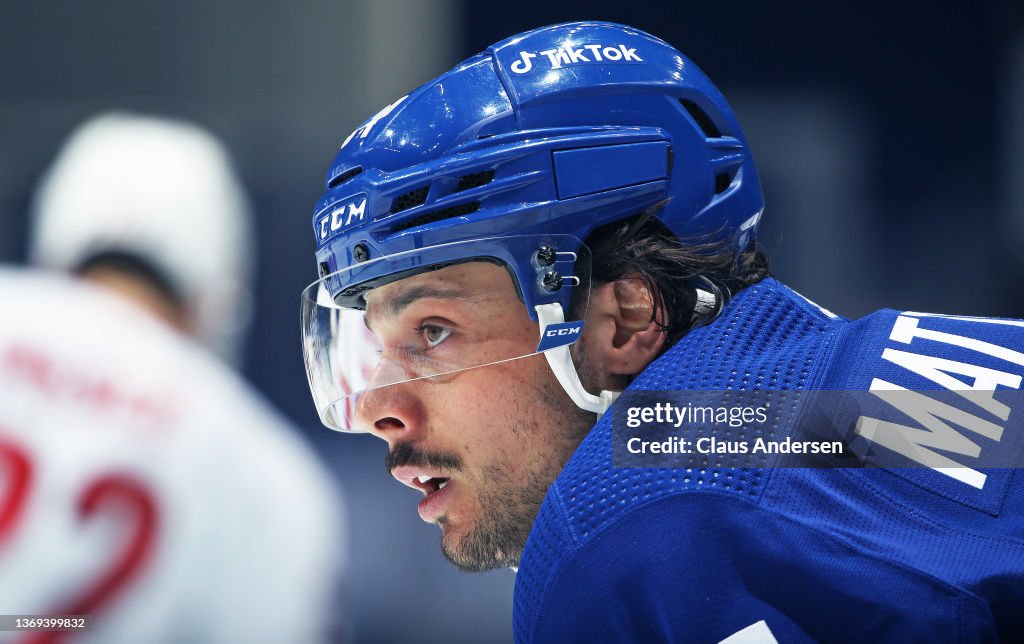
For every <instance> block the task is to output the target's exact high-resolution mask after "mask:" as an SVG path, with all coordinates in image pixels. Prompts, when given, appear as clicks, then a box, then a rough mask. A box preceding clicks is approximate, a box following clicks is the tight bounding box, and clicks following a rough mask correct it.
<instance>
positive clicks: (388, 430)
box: [355, 383, 423, 445]
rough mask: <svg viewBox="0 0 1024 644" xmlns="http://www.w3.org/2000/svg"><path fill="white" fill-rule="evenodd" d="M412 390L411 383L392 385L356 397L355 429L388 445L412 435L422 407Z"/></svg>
mask: <svg viewBox="0 0 1024 644" xmlns="http://www.w3.org/2000/svg"><path fill="white" fill-rule="evenodd" d="M412 387H413V385H412V384H411V383H401V384H392V385H385V386H382V387H376V388H373V389H368V390H367V391H364V392H363V393H361V394H359V397H358V399H357V400H356V404H355V420H356V423H357V425H358V426H359V427H360V428H361V429H364V430H366V431H368V432H370V433H371V434H373V435H374V436H376V437H377V438H380V439H382V440H385V441H387V442H388V445H394V444H395V442H396V441H398V440H404V439H408V438H409V437H410V436H411V435H414V434H416V433H417V432H418V431H419V429H420V426H421V419H422V418H423V405H422V403H421V401H420V400H419V399H418V398H417V397H416V396H415V395H414V394H413V392H412V391H411V389H412Z"/></svg>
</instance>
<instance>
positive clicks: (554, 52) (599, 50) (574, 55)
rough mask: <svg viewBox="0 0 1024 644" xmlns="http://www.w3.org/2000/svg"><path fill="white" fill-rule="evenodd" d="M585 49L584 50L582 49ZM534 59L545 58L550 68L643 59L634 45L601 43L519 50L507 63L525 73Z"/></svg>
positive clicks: (513, 69) (530, 67) (640, 61)
mask: <svg viewBox="0 0 1024 644" xmlns="http://www.w3.org/2000/svg"><path fill="white" fill-rule="evenodd" d="M584 50H586V51H584ZM534 59H540V60H544V59H547V61H548V65H549V68H550V69H561V68H562V67H566V66H568V65H578V64H581V63H608V62H614V63H642V62H644V59H643V58H641V57H640V55H639V54H637V53H636V48H635V47H627V46H625V45H609V46H604V45H601V44H593V45H580V46H575V45H566V46H563V47H558V48H555V49H545V50H543V51H538V52H529V51H520V52H519V60H517V61H515V62H514V63H512V64H511V65H509V69H510V70H512V73H513V74H526V73H528V72H530V71H531V70H532V69H533V61H534Z"/></svg>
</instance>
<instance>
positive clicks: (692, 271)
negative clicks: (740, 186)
mask: <svg viewBox="0 0 1024 644" xmlns="http://www.w3.org/2000/svg"><path fill="white" fill-rule="evenodd" d="M653 214H654V211H649V212H647V213H644V214H641V215H638V216H636V217H632V218H629V219H625V220H621V221H617V222H614V223H611V224H607V225H605V226H602V227H600V228H597V229H596V230H594V231H593V232H592V233H591V234H590V235H589V236H588V237H587V240H586V242H585V244H586V245H587V246H588V247H589V248H590V250H591V253H592V256H591V264H592V269H591V284H592V285H593V286H594V287H597V286H600V285H602V284H608V283H610V282H614V281H616V280H620V279H622V278H625V277H628V276H630V275H631V274H632V275H636V276H638V277H640V278H641V279H643V280H644V281H645V282H646V283H647V285H648V287H649V288H650V290H651V292H652V293H653V294H654V308H653V311H652V313H651V321H652V322H656V323H657V324H658V326H660V327H661V328H662V329H664V330H665V332H666V338H665V346H664V348H663V349H662V350H663V351H664V350H667V349H668V348H669V347H671V346H672V345H673V344H675V343H676V342H677V341H678V340H679V339H680V338H681V337H683V336H684V335H686V334H687V333H688V332H690V331H691V330H692V329H694V328H696V327H698V326H702V325H704V324H707V323H709V322H711V321H712V320H714V319H715V318H716V317H717V316H718V314H719V313H720V312H721V310H722V308H723V307H724V306H725V305H726V304H727V303H728V302H729V300H730V299H731V298H732V296H733V295H735V294H736V293H738V292H739V291H741V290H742V289H744V288H746V287H748V286H750V285H752V284H756V283H757V282H759V281H761V280H762V279H764V278H766V277H768V276H770V275H771V273H770V271H769V268H768V257H767V255H765V253H764V251H763V249H762V248H761V247H760V245H758V244H754V245H752V246H751V247H750V248H749V249H748V250H743V251H738V250H737V249H736V244H735V240H734V239H733V238H731V237H728V236H724V235H722V234H714V235H708V236H705V237H700V238H691V239H680V238H678V237H676V236H675V235H674V234H672V232H671V231H669V230H668V228H666V227H665V225H664V224H662V223H661V222H660V221H658V220H657V219H655V218H654V217H653ZM697 288H701V289H703V290H705V291H709V292H712V293H713V294H714V295H715V300H716V301H715V305H714V307H712V308H711V309H710V310H704V311H696V307H697V293H696V289H697Z"/></svg>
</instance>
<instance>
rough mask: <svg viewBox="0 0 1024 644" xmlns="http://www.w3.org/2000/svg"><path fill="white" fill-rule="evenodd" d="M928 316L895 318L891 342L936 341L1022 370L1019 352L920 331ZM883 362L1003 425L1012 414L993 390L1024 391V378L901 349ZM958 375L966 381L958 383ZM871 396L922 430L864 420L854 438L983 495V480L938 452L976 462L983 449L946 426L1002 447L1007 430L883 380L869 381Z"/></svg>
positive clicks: (1013, 322)
mask: <svg viewBox="0 0 1024 644" xmlns="http://www.w3.org/2000/svg"><path fill="white" fill-rule="evenodd" d="M926 315H927V314H919V313H903V314H901V315H900V316H898V317H897V318H896V323H895V324H894V325H893V328H892V332H891V333H890V334H889V339H890V340H893V341H894V342H899V343H901V344H905V345H909V344H911V343H912V342H913V340H914V339H915V338H919V339H923V340H932V341H934V342H942V343H945V344H949V345H953V346H957V347H962V348H965V349H970V350H973V351H976V352H978V353H982V354H984V355H988V356H992V357H994V358H998V359H1001V360H1004V361H1007V362H1010V363H1013V364H1016V365H1020V366H1024V353H1021V352H1020V351H1016V350H1013V349H1010V348H1008V347H1003V346H999V345H996V344H992V343H991V342H985V341H983V340H978V339H977V338H971V337H968V336H963V335H956V334H953V333H947V332H944V331H936V330H931V329H922V328H920V327H918V319H917V318H918V317H924V316H926ZM936 317H938V316H936ZM941 317H952V316H941ZM956 319H959V320H964V321H970V322H980V323H986V324H993V323H1005V324H1008V325H1011V326H1024V323H1022V322H1020V321H1017V320H990V319H980V318H956ZM882 359H884V360H887V361H889V362H891V363H893V364H896V365H899V366H901V367H903V368H904V369H906V370H908V371H911V372H913V373H916V374H918V375H920V376H922V377H924V378H927V379H928V380H931V381H932V382H934V383H935V384H937V385H939V386H940V387H943V388H944V389H947V390H949V391H954V392H956V393H958V394H959V395H961V396H963V397H964V398H965V399H967V400H969V401H971V402H973V403H975V404H976V405H977V406H979V407H981V408H982V409H983V410H985V411H987V412H988V413H990V414H991V415H992V416H994V417H996V418H997V419H999V420H1001V421H1003V422H1006V420H1007V419H1008V418H1009V415H1010V408H1009V407H1007V406H1006V405H1005V404H1003V403H1001V402H1000V401H998V400H996V399H995V398H994V397H993V394H994V393H995V389H996V387H998V386H1003V387H1006V388H1009V389H1020V386H1021V380H1022V378H1021V376H1020V375H1018V374H1014V373H1009V372H1006V371H999V370H996V369H990V368H988V367H982V366H980V365H975V364H970V363H966V362H959V361H956V360H949V359H946V358H938V357H935V356H929V355H922V354H917V353H913V352H910V351H903V350H900V349H893V348H886V349H885V350H884V351H883V352H882ZM954 374H955V375H957V376H963V377H964V378H957V377H955V376H954ZM870 391H871V392H872V393H873V394H875V395H876V396H878V397H879V398H880V399H882V400H884V401H885V402H887V403H889V404H890V405H892V406H893V407H894V408H895V409H898V410H900V411H902V412H903V413H905V414H906V415H907V416H910V417H911V418H913V419H914V420H915V421H917V422H918V423H919V424H920V425H921V427H912V426H907V425H901V424H899V423H893V422H889V421H884V420H880V419H878V418H869V417H867V416H861V417H860V418H859V419H858V420H857V425H856V428H855V430H854V431H856V433H858V434H860V435H861V436H863V437H864V438H866V439H868V440H870V441H872V442H874V443H875V444H877V445H881V446H883V447H886V448H888V449H890V450H893V451H894V452H897V453H899V454H902V455H903V456H905V457H907V458H909V459H911V460H913V461H916V462H918V463H920V464H922V465H924V466H926V467H929V468H931V469H933V470H935V471H936V472H939V473H940V474H944V475H946V476H949V477H951V478H953V479H955V480H957V481H960V482H961V483H965V484H967V485H970V486H971V487H974V488H977V489H979V490H980V489H982V488H983V487H984V486H985V480H986V476H985V474H983V473H981V472H979V471H977V470H975V469H973V468H971V467H968V466H966V465H963V464H962V463H959V462H957V461H955V460H953V459H952V458H950V457H947V456H944V455H942V454H939V453H938V452H936V451H934V450H942V451H945V452H949V453H952V454H958V455H960V456H966V457H970V458H978V457H979V456H980V454H981V448H980V447H979V446H978V445H977V444H976V443H974V442H973V441H972V440H971V439H970V438H968V437H967V436H965V435H963V434H961V433H959V432H958V431H957V430H955V429H953V428H952V427H951V426H950V425H949V424H948V423H947V422H946V421H949V422H950V423H953V424H955V425H957V426H959V427H962V428H964V429H967V430H970V431H972V432H974V433H976V434H980V435H982V436H984V437H985V438H988V439H990V440H993V441H995V442H999V440H1000V439H1001V438H1002V435H1003V429H1004V428H1003V426H1002V425H998V424H996V423H994V422H992V421H991V420H985V419H984V418H980V417H979V416H976V415H974V414H972V413H970V412H968V411H965V410H963V409H958V408H956V407H953V406H951V405H948V404H946V403H943V402H940V401H938V400H935V399H934V398H931V397H929V396H927V395H925V394H923V393H920V392H916V391H910V390H907V389H905V388H903V387H900V386H899V385H896V384H893V383H891V382H888V381H885V380H882V379H880V378H874V379H873V380H872V381H871V387H870Z"/></svg>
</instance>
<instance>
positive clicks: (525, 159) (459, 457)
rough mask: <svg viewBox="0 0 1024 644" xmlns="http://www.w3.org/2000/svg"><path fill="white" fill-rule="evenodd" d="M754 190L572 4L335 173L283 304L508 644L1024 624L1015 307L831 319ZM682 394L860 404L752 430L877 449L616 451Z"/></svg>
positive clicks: (946, 631)
mask: <svg viewBox="0 0 1024 644" xmlns="http://www.w3.org/2000/svg"><path fill="white" fill-rule="evenodd" d="M762 208H763V197H762V193H761V188H760V185H759V181H758V176H757V171H756V169H755V167H754V164H753V160H752V157H751V152H750V150H749V147H748V145H747V142H746V140H745V138H744V136H743V134H742V132H741V130H740V127H739V124H738V123H737V121H736V119H735V117H734V115H733V113H732V111H731V109H730V108H729V106H728V104H727V103H726V101H725V99H724V98H723V97H722V95H721V94H720V93H719V92H718V91H717V90H716V88H715V87H714V86H713V85H712V84H711V82H710V81H709V80H708V78H707V77H706V76H705V75H704V74H703V73H702V72H701V71H700V70H699V69H698V68H697V67H696V66H695V65H694V64H693V63H692V62H691V61H690V60H688V59H687V58H686V57H685V56H683V55H682V54H681V53H680V52H679V51H677V50H676V49H674V48H672V47H671V46H670V45H668V44H666V43H665V42H663V41H661V40H658V39H657V38H654V37H653V36H650V35H648V34H646V33H644V32H641V31H638V30H636V29H632V28H629V27H624V26H621V25H615V24H609V23H590V22H584V23H570V24H563V25H555V26H552V27H547V28H543V29H537V30H535V31H531V32H527V33H523V34H519V35H517V36H514V37H512V38H510V39H508V40H505V41H502V42H500V43H497V44H495V45H494V46H492V47H490V48H488V50H487V51H485V52H483V53H481V54H479V55H477V56H474V57H472V58H470V59H468V60H466V61H464V62H462V63H461V64H459V65H458V66H456V67H455V68H454V69H452V70H451V71H449V72H447V73H445V74H443V75H441V76H440V77H438V78H436V79H434V80H433V81H431V82H429V83H427V84H426V85H424V86H422V87H420V88H418V89H416V90H415V91H413V92H412V93H410V94H409V95H407V96H405V97H402V98H400V99H399V100H397V101H395V102H394V103H392V104H390V105H388V106H387V107H385V108H384V109H383V110H381V111H380V112H379V113H377V114H376V115H375V116H374V117H373V118H371V119H370V120H368V121H367V122H366V123H364V124H363V125H362V126H360V127H359V128H357V129H356V130H355V132H353V133H352V134H351V135H349V137H348V138H347V139H345V141H344V143H343V144H342V147H341V151H340V152H339V153H338V155H337V157H336V159H335V161H334V163H333V164H332V165H331V168H330V170H329V172H328V175H327V179H326V193H325V194H324V196H323V197H322V198H321V200H320V202H319V203H318V205H317V208H316V210H315V214H314V218H313V222H312V223H313V232H314V235H315V237H316V241H317V245H318V247H317V261H318V263H319V269H320V274H321V277H320V279H319V280H318V281H317V282H315V283H313V284H312V285H311V286H310V287H309V288H308V289H307V290H306V292H305V295H304V297H303V312H302V314H303V325H304V334H305V335H304V352H305V358H306V365H307V369H308V372H309V380H310V386H311V388H312V391H313V397H314V400H315V402H316V404H317V407H318V410H319V412H320V414H321V418H322V419H323V421H324V423H325V424H327V425H328V426H329V427H332V428H334V429H338V430H345V431H366V432H370V433H372V434H374V435H375V436H377V437H379V438H381V439H383V440H385V441H386V442H387V445H388V453H387V466H388V468H389V469H390V471H391V472H392V474H393V475H394V476H395V477H396V478H397V479H398V480H400V481H401V482H403V483H405V484H406V485H409V486H410V487H413V488H416V489H418V490H420V491H421V492H423V493H424V498H423V499H422V501H421V502H420V504H419V513H420V516H421V517H422V518H423V519H424V520H425V521H429V522H433V523H436V524H437V525H438V526H439V527H440V529H441V532H442V549H443V552H444V554H445V555H446V556H447V557H448V558H449V559H450V560H451V561H452V562H453V563H454V564H456V565H457V566H459V567H461V568H464V569H467V570H484V569H489V568H495V567H500V566H511V567H518V576H517V580H516V590H515V606H514V613H515V614H514V621H515V635H516V638H517V640H519V641H523V642H532V641H551V642H565V641H601V642H605V641H623V642H626V641H636V642H653V641H694V642H717V641H721V640H726V639H731V641H773V640H775V639H777V640H779V641H787V642H788V641H814V640H819V641H820V640H825V641H877V640H889V641H906V640H912V641H931V640H942V641H947V640H952V641H979V640H995V639H997V638H999V637H1002V638H1011V637H1013V636H1015V635H1017V636H1019V633H1020V632H1021V629H1022V627H1024V624H1022V621H1021V619H1022V617H1021V614H1020V611H1019V607H1020V606H1021V605H1024V486H1022V485H1021V483H1022V481H1021V476H1020V473H1019V471H1018V470H1016V469H1010V468H1004V469H998V468H997V469H986V468H985V467H983V466H982V464H991V463H1002V464H1007V463H1009V464H1013V463H1016V462H1017V460H1018V459H1019V457H1020V454H1021V446H1022V442H1021V437H1022V435H1024V424H1022V422H1021V416H1022V415H1024V410H1021V409H1019V407H1021V401H1020V399H1019V398H1017V397H1015V395H1014V394H1015V391H1014V390H1017V389H1019V388H1020V386H1021V380H1022V376H1024V328H1022V327H1024V323H1022V322H1019V321H1014V320H993V319H977V318H953V317H945V316H929V315H924V314H917V313H898V312H895V311H889V310H885V311H880V312H878V313H876V314H874V315H871V316H868V317H866V318H864V319H861V320H856V321H850V320H846V319H843V318H840V317H837V316H835V315H833V314H831V313H830V312H828V311H826V310H824V309H822V308H819V307H818V306H816V305H814V304H813V303H811V302H809V301H808V300H806V299H804V298H803V297H801V296H800V295H798V294H797V293H795V292H793V291H792V290H790V289H788V288H787V287H786V286H784V285H783V284H781V283H779V282H778V281H776V280H775V279H773V278H771V277H770V276H769V273H768V270H767V262H766V260H765V257H764V255H763V254H762V253H761V252H760V250H759V249H758V246H757V244H756V232H757V227H758V222H759V219H760V217H761V212H762ZM363 326H365V328H366V329H368V330H369V331H370V332H371V334H372V337H370V338H369V339H368V340H364V339H363V336H357V338H358V339H356V340H352V339H351V338H352V336H351V333H353V331H351V330H352V329H356V328H361V327H363ZM346 329H348V330H349V331H345V330H346ZM570 347H571V349H570ZM367 354H370V355H372V356H373V361H372V362H371V363H369V366H368V365H367V364H366V363H365V361H366V356H367ZM694 390H702V391H705V392H708V391H710V392H714V391H718V392H726V393H728V392H733V393H735V392H747V393H758V392H769V393H770V392H778V391H782V392H801V393H808V394H809V393H812V392H828V391H843V392H850V395H851V396H853V399H852V400H853V401H854V402H856V403H858V404H862V405H864V406H863V407H857V406H856V405H853V406H851V405H834V406H833V408H832V409H831V411H832V412H835V413H834V414H833V415H832V416H829V417H828V422H824V421H822V422H818V421H817V420H815V419H817V418H818V417H819V416H818V415H816V414H818V409H819V405H816V404H812V401H814V400H815V396H807V397H802V398H801V397H797V398H796V399H795V400H796V403H793V401H792V399H791V400H790V401H789V403H790V404H791V407H790V408H789V409H791V411H792V413H787V414H782V413H777V412H776V413H772V414H768V413H764V419H765V421H763V422H761V424H760V425H757V423H756V422H754V421H753V420H751V421H750V422H751V423H752V425H751V427H753V425H757V427H756V428H755V429H751V428H748V431H751V432H756V433H757V435H758V437H759V438H768V439H771V440H772V441H775V443H776V444H782V443H785V444H786V445H791V444H792V443H791V441H792V440H794V439H795V438H798V437H800V436H802V435H803V434H802V433H801V432H806V431H807V429H808V427H810V428H811V431H812V432H813V433H818V434H820V435H824V436H829V435H832V434H833V433H834V434H835V435H836V436H839V437H841V438H842V439H843V440H844V441H846V442H845V443H843V444H841V446H842V445H845V444H848V445H850V446H851V449H853V448H856V449H855V450H854V451H853V452H852V453H851V454H850V455H849V456H850V457H852V459H853V461H855V462H856V463H855V464H860V465H863V464H872V465H875V467H873V468H871V469H865V468H858V467H828V468H825V467H818V468H810V467H800V468H785V467H782V465H784V464H785V463H784V461H783V459H781V457H779V456H778V455H776V456H773V457H771V458H770V459H768V460H765V461H763V462H761V464H760V465H759V466H757V467H753V466H750V464H749V463H747V462H742V463H743V464H744V465H745V466H744V467H736V466H730V465H729V462H726V461H723V460H721V459H719V460H713V459H706V463H705V464H704V465H703V466H701V467H698V468H690V469H684V468H678V469H671V468H665V467H662V468H645V467H636V468H627V467H616V466H615V460H614V457H615V456H614V455H615V454H616V449H617V448H618V446H619V444H618V442H617V441H618V438H619V433H620V430H621V426H620V425H617V423H619V421H620V420H621V419H622V418H623V416H624V415H626V414H631V413H632V408H629V409H627V408H626V405H628V404H629V403H627V399H629V400H631V401H635V400H642V396H643V395H644V394H643V392H644V391H648V392H652V391H653V392H663V393H664V392H667V393H666V394H665V395H671V394H672V393H673V392H675V393H676V394H678V393H680V392H687V391H694ZM930 390H945V394H948V395H946V396H945V397H941V396H938V394H936V397H935V398H932V397H930V396H926V395H925V394H924V393H923V392H925V391H930ZM619 392H622V393H621V396H619ZM939 393H943V392H941V391H940V392H939ZM895 394H899V395H904V394H909V395H911V396H917V398H913V399H912V400H911V403H907V401H906V399H900V398H899V397H898V396H896V395H895ZM857 395H859V396H860V397H859V398H858V397H857ZM617 396H618V397H619V398H618V402H617V403H615V405H612V402H613V401H615V400H616V397H617ZM638 396H641V398H637V397H638ZM865 401H867V402H865ZM871 401H875V402H874V403H872V402H871ZM818 402H820V397H818ZM876 403H877V404H876ZM794 404H795V406H793V405H794ZM872 404H874V405H875V406H874V407H871V406H870V405H872ZM609 408H610V412H609V413H605V412H606V411H609ZM637 409H640V408H639V407H638V408H637ZM762 411H764V410H762ZM858 411H860V412H862V413H860V414H859V415H858V413H857V412H858ZM595 414H596V415H597V416H596V417H597V418H598V420H597V422H596V424H595ZM626 417H627V418H628V416H626ZM755 417H756V414H755V415H754V416H752V417H751V418H755ZM731 427H732V426H731V425H730V424H729V423H726V424H724V425H723V426H722V427H720V428H718V429H716V430H715V431H716V433H714V434H712V436H711V437H709V439H710V438H716V439H721V440H725V439H736V440H730V442H732V443H737V442H739V439H738V438H737V436H734V435H733V434H730V431H731V430H730V428H731ZM787 449H788V448H787ZM991 455H1001V457H1002V458H1001V459H1000V458H995V459H986V457H989V456H991ZM871 459H875V460H874V461H872V460H871ZM879 459H880V460H879ZM829 464H830V465H833V466H835V465H840V464H839V463H837V462H831V463H829ZM879 465H881V467H879ZM734 636H735V637H734Z"/></svg>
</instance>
